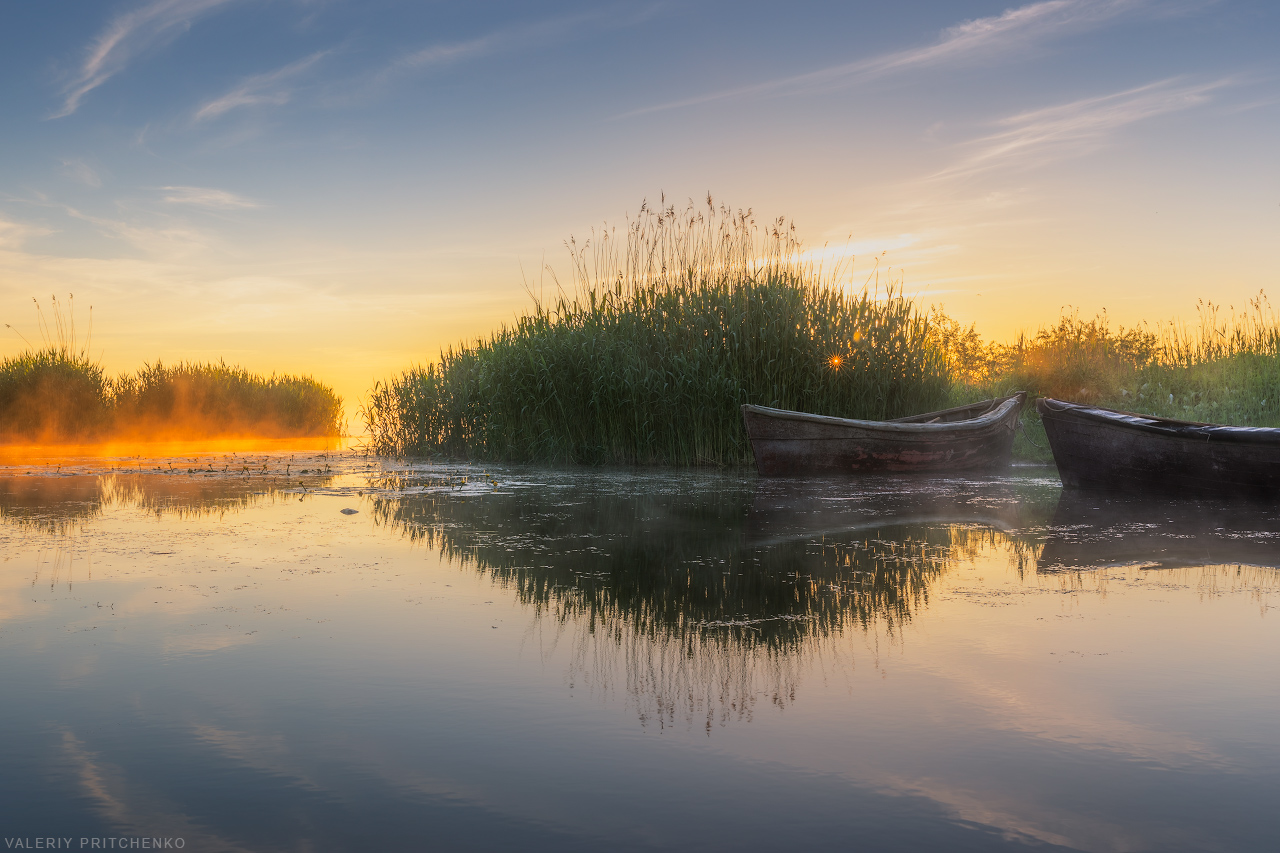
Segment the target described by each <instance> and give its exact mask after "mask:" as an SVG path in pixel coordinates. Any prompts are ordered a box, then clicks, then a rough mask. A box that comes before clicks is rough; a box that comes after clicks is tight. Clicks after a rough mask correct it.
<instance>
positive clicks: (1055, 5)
mask: <svg viewBox="0 0 1280 853" xmlns="http://www.w3.org/2000/svg"><path fill="white" fill-rule="evenodd" d="M1149 5H1150V4H1149V2H1148V0H1043V2H1039V3H1032V4H1029V5H1026V6H1020V7H1018V8H1016V9H1009V10H1007V11H1005V12H1003V13H1002V14H999V15H993V16H991V17H988V18H977V19H975V20H972V21H965V22H963V23H960V24H957V25H955V26H953V27H950V28H948V29H946V30H944V31H943V33H942V37H941V38H940V39H939V40H938V41H937V42H936V43H934V44H931V45H927V46H925V47H917V48H910V49H908V50H900V51H895V52H893V53H885V54H881V55H879V56H873V57H869V58H867V59H860V60H857V61H856V62H849V63H845V64H842V65H835V66H832V67H830V68H823V69H820V70H818V71H810V72H808V73H805V74H796V75H793V76H789V77H781V78H778V79H775V80H767V81H765V82H763V83H756V84H754V85H751V86H742V87H739V88H735V89H724V90H721V91H718V92H710V93H707V94H705V95H697V96H695V97H692V98H685V99H683V100H679V101H671V102H668V103H665V104H657V105H655V106H650V107H642V108H640V109H636V110H631V111H630V112H626V113H622V114H621V115H619V116H616V118H631V117H634V116H639V115H645V114H647V113H654V112H659V111H662V110H671V109H677V108H679V107H689V106H696V105H698V104H705V103H710V102H712V101H721V100H726V99H729V98H741V97H751V96H763V95H791V94H799V93H802V92H810V91H817V90H824V89H831V88H837V87H844V86H852V85H855V84H857V83H861V82H864V81H867V80H871V79H874V78H877V77H881V76H883V75H886V74H890V73H895V72H901V71H908V70H912V69H918V68H929V67H934V66H940V65H955V64H961V63H964V62H973V61H977V60H989V59H991V58H993V57H996V56H999V55H1001V54H1007V53H1013V52H1017V51H1020V50H1025V49H1027V48H1028V47H1031V46H1033V45H1035V44H1037V43H1039V42H1042V41H1045V40H1047V39H1051V38H1060V37H1063V36H1067V35H1071V34H1074V33H1079V32H1083V31H1086V30H1089V29H1093V28H1095V27H1098V26H1100V25H1102V24H1104V23H1106V22H1108V21H1111V20H1113V19H1115V18H1118V17H1120V16H1121V15H1123V14H1125V13H1127V12H1129V11H1131V10H1135V9H1138V8H1141V7H1146V6H1149Z"/></svg>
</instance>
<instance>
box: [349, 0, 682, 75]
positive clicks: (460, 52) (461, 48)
mask: <svg viewBox="0 0 1280 853" xmlns="http://www.w3.org/2000/svg"><path fill="white" fill-rule="evenodd" d="M664 5H665V4H663V3H650V4H646V5H644V6H640V7H639V8H635V7H630V6H620V5H614V6H608V7H605V8H602V9H596V10H593V11H590V12H582V13H579V14H576V15H564V16H561V17H558V18H550V19H547V20H543V21H534V22H532V23H528V24H523V25H519V26H513V27H506V28H503V29H500V30H495V31H494V32H491V33H487V34H485V35H482V36H477V37H476V38H472V39H466V40H463V41H456V42H441V43H439V44H432V45H428V46H426V47H423V48H421V49H419V50H414V51H410V52H408V53H405V54H402V55H401V56H397V57H396V58H394V59H392V60H391V61H390V62H389V63H387V64H386V65H385V66H384V67H383V68H382V69H381V70H379V71H378V72H377V73H376V74H375V75H374V82H375V83H378V84H381V83H387V82H390V81H391V80H393V79H395V78H397V77H400V76H403V75H404V74H406V73H410V72H413V71H418V70H421V69H424V68H431V67H438V66H443V65H450V64H452V63H455V62H461V61H464V60H467V59H474V58H477V57H481V56H488V55H491V54H495V53H500V52H502V51H507V50H516V49H520V48H529V47H540V46H542V45H545V44H547V43H548V42H554V41H556V40H558V39H562V38H564V37H565V36H566V35H568V34H569V33H571V32H572V31H574V30H576V29H580V28H583V27H591V26H595V27H602V28H612V27H625V26H630V25H632V24H636V23H639V22H641V21H644V20H647V19H648V18H651V17H653V15H655V14H657V13H658V12H659V11H660V10H661V9H662V8H663V7H664Z"/></svg>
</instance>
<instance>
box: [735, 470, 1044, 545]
mask: <svg viewBox="0 0 1280 853" xmlns="http://www.w3.org/2000/svg"><path fill="white" fill-rule="evenodd" d="M1058 492H1059V489H1058V488H1057V484H1056V483H1054V484H1052V485H1050V484H1047V483H1046V482H1045V481H1043V480H1038V479H1032V478H1027V477H1016V478H1015V477H1005V478H997V479H986V480H984V479H974V478H955V479H947V480H938V479H929V480H921V479H919V478H912V477H890V476H870V477H867V478H863V479H860V480H859V481H858V485H857V488H856V489H851V488H850V486H849V481H848V480H846V479H841V478H827V479H813V478H811V479H787V480H782V479H779V480H761V481H760V483H759V485H758V486H757V488H756V490H755V494H754V496H753V498H752V501H751V510H750V512H749V514H748V517H747V530H746V536H747V540H748V541H749V542H752V543H756V544H768V543H772V542H781V541H786V540H790V539H804V538H808V539H817V538H820V537H823V536H833V535H839V534H852V533H857V532H860V531H873V530H877V529H880V528H894V529H908V528H911V529H924V528H944V527H954V526H960V527H968V528H986V529H990V530H992V531H997V532H999V533H1001V534H1004V535H1006V536H1009V537H1014V538H1017V537H1019V536H1020V533H1021V531H1023V530H1025V529H1028V528H1033V527H1038V526H1040V525H1043V524H1044V523H1045V520H1046V519H1047V518H1048V515H1049V513H1050V512H1052V509H1053V506H1054V503H1053V501H1054V499H1055V498H1056V497H1057V495H1058Z"/></svg>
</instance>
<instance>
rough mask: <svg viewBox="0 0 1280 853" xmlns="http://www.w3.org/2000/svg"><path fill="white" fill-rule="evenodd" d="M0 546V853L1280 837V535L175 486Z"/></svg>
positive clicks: (1131, 842) (331, 480)
mask: <svg viewBox="0 0 1280 853" xmlns="http://www.w3.org/2000/svg"><path fill="white" fill-rule="evenodd" d="M286 465H288V466H289V470H288V476H287V477H286V476H285V466H286ZM343 510H357V512H354V513H344V512H343ZM0 550H2V551H3V563H2V564H0V673H3V693H2V694H0V695H3V700H2V701H0V758H2V759H3V761H2V762H0V834H2V835H3V836H4V837H5V839H6V841H7V843H8V842H9V841H10V840H12V839H25V840H26V843H28V844H32V845H33V844H34V843H35V839H37V838H51V837H57V838H68V839H74V841H73V847H74V849H80V847H79V845H80V843H81V839H94V838H98V839H103V838H107V839H109V838H137V837H144V836H145V837H160V838H174V839H177V838H180V839H182V840H183V843H184V844H185V849H187V850H197V851H206V850H208V851H216V850H254V851H259V850H281V851H285V850H289V851H293V850H315V851H328V850H422V849H438V850H516V849H518V850H556V851H561V850H567V851H573V850H603V849H609V850H619V851H626V850H650V849H673V850H685V849H706V850H731V849H733V850H737V849H745V848H753V849H771V848H780V847H785V848H786V849H858V850H864V851H878V850H906V851H919V850H948V851H949V850H1023V849H1034V850H1057V849H1069V850H1090V851H1146V850H1150V851H1179V850H1223V851H1237V850H1268V849H1275V846H1276V845H1277V843H1280V842H1278V841H1277V839H1280V809H1277V808H1276V802H1277V797H1278V796H1280V610H1278V609H1280V568H1278V567H1280V510H1277V508H1274V507H1273V508H1250V507H1232V506H1223V505H1212V504H1197V503H1184V504H1180V503H1161V502H1141V501H1120V500H1107V499H1101V498H1096V497H1084V498H1078V497H1074V496H1072V495H1070V494H1064V493H1063V492H1062V490H1061V489H1060V487H1059V484H1058V481H1057V478H1056V476H1054V474H1053V472H1052V470H1050V469H1022V470H1015V471H1014V473H1012V474H1011V475H1009V476H1001V477H993V478H987V479H948V480H900V479H866V480H857V481H849V480H845V481H836V480H826V481H820V482H812V483H802V482H788V481H763V480H758V479H757V478H755V477H754V476H752V475H748V474H718V473H705V472H685V471H675V472H672V471H660V472H636V471H630V470H628V471H621V472H619V471H604V472H602V471H562V470H546V469H533V468H501V467H489V468H483V469H482V468H479V467H467V466H452V467H450V466H438V465H437V466H428V465H410V464H401V463H393V462H388V461H385V460H384V461H375V460H368V459H365V458H362V457H358V456H341V455H332V454H331V455H328V456H326V457H307V458H302V457H297V456H295V457H292V458H291V457H289V456H288V455H287V454H284V455H281V454H273V455H268V456H262V455H258V456H250V457H244V456H240V457H235V458H234V459H233V458H231V457H217V458H196V457H184V458H181V459H168V460H128V461H123V462H122V461H115V462H112V461H102V462H92V461H85V462H78V463H77V462H68V463H66V464H63V465H62V466H61V467H60V468H58V467H56V466H55V467H49V468H31V469H28V468H23V467H16V468H15V467H8V468H4V469H0Z"/></svg>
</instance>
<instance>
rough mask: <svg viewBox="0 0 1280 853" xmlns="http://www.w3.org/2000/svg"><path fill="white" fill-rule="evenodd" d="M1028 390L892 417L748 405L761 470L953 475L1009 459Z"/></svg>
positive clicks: (763, 472) (769, 473)
mask: <svg viewBox="0 0 1280 853" xmlns="http://www.w3.org/2000/svg"><path fill="white" fill-rule="evenodd" d="M1026 399H1027V395H1026V392H1025V391H1019V392H1018V393H1016V394H1013V395H1011V396H1008V397H1001V398H999V399H996V400H983V401H982V402H981V403H972V404H970V405H968V406H957V407H956V408H954V409H946V410H944V411H941V412H927V413H925V414H923V415H913V416H911V417H909V418H898V419H896V420H892V421H861V420H852V419H850V418H835V417H829V416H827V415H811V414H806V413H805V412H791V411H787V410H786V409H770V408H768V407H766V406H751V405H747V406H743V407H742V417H743V420H745V421H746V425H747V435H748V436H749V437H750V438H751V449H752V451H753V452H754V453H755V457H756V470H758V471H759V472H760V474H761V475H762V476H765V477H790V476H796V475H801V474H860V473H867V472H882V473H891V472H894V473H912V472H931V473H950V472H959V471H977V470H985V469H991V468H999V467H1002V466H1006V465H1008V464H1009V459H1010V456H1011V454H1012V451H1013V435H1014V432H1015V431H1016V430H1017V428H1018V415H1019V414H1020V413H1021V411H1022V406H1023V404H1024V403H1025V402H1026Z"/></svg>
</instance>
